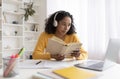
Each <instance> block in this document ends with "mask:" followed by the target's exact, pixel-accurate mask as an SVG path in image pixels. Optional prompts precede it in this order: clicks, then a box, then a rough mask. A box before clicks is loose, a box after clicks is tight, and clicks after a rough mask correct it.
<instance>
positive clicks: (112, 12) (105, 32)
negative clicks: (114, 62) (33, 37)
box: [47, 0, 120, 59]
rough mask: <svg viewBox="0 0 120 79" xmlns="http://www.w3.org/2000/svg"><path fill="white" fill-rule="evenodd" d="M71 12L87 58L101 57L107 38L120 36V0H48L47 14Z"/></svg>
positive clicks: (104, 50)
mask: <svg viewBox="0 0 120 79" xmlns="http://www.w3.org/2000/svg"><path fill="white" fill-rule="evenodd" d="M58 10H66V11H69V12H70V13H71V14H73V17H74V21H75V25H76V28H77V33H78V36H79V37H80V40H81V42H82V43H83V47H84V48H85V50H87V51H88V54H89V58H92V59H102V58H103V56H104V54H105V53H106V48H107V43H108V40H109V39H111V38H116V39H119V38H120V33H119V30H120V0H48V1H47V14H48V15H49V14H51V13H53V12H55V11H58Z"/></svg>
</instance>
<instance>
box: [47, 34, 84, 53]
mask: <svg viewBox="0 0 120 79" xmlns="http://www.w3.org/2000/svg"><path fill="white" fill-rule="evenodd" d="M81 45H82V44H81V43H78V42H77V43H69V44H66V43H65V42H64V41H63V40H61V39H59V38H58V37H55V36H53V37H52V38H50V39H48V45H47V47H46V52H49V53H51V54H69V53H72V52H73V51H75V50H79V49H80V47H81Z"/></svg>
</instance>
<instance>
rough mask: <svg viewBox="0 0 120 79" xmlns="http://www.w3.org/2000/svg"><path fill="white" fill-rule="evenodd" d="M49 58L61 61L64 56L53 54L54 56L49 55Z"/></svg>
mask: <svg viewBox="0 0 120 79" xmlns="http://www.w3.org/2000/svg"><path fill="white" fill-rule="evenodd" d="M51 57H52V58H54V59H56V60H57V61H61V60H63V59H64V58H65V55H60V54H54V55H51Z"/></svg>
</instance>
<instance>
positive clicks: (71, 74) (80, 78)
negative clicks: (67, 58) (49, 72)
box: [53, 66, 96, 79]
mask: <svg viewBox="0 0 120 79" xmlns="http://www.w3.org/2000/svg"><path fill="white" fill-rule="evenodd" d="M53 72H54V73H55V74H57V75H59V76H61V77H64V78H65V79H89V78H93V77H95V76H96V74H95V73H91V72H88V71H85V70H82V69H80V68H77V67H74V66H72V67H67V68H62V69H57V70H53Z"/></svg>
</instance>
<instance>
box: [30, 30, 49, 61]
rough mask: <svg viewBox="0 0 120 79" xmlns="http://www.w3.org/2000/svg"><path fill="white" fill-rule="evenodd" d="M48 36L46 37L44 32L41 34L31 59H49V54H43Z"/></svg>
mask: <svg viewBox="0 0 120 79" xmlns="http://www.w3.org/2000/svg"><path fill="white" fill-rule="evenodd" d="M48 38H49V35H47V34H46V33H45V32H43V33H42V34H41V35H40V37H39V39H38V42H37V44H36V47H35V49H34V52H33V54H32V57H33V59H50V58H51V56H50V53H46V52H44V50H45V48H46V44H47V41H48Z"/></svg>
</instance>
